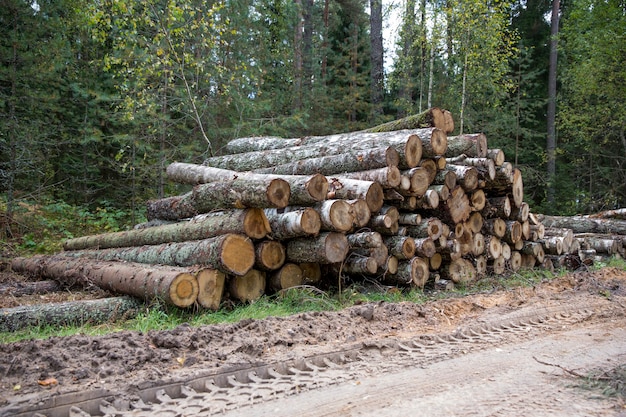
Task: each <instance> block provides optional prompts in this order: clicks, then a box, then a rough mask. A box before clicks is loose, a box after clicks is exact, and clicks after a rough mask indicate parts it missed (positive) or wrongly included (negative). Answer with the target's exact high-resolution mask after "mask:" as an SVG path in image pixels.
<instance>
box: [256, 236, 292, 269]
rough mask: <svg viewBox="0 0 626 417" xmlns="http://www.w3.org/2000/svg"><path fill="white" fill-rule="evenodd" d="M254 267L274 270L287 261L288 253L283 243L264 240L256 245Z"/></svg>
mask: <svg viewBox="0 0 626 417" xmlns="http://www.w3.org/2000/svg"><path fill="white" fill-rule="evenodd" d="M254 252H255V262H254V267H255V268H256V269H259V270H261V271H274V270H277V269H279V268H280V267H282V266H283V264H284V263H285V258H286V256H287V255H286V253H285V247H284V246H283V244H282V243H280V242H278V241H276V240H264V241H262V242H258V243H256V244H255V245H254Z"/></svg>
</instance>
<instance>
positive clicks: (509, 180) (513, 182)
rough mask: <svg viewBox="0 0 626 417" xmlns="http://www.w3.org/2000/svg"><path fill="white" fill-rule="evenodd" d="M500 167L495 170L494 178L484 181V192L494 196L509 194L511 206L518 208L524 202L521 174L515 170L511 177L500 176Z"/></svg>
mask: <svg viewBox="0 0 626 417" xmlns="http://www.w3.org/2000/svg"><path fill="white" fill-rule="evenodd" d="M501 172H502V167H500V168H499V169H497V170H496V178H495V179H494V180H493V181H486V184H485V191H486V192H487V193H491V194H492V195H494V196H496V195H497V194H498V193H500V194H502V193H504V194H511V196H512V198H513V204H514V205H515V206H516V207H519V206H520V204H522V203H523V202H524V182H523V180H522V172H521V171H520V170H519V169H517V168H515V169H513V173H512V175H511V176H506V175H504V174H501Z"/></svg>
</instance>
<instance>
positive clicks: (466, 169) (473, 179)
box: [444, 164, 478, 192]
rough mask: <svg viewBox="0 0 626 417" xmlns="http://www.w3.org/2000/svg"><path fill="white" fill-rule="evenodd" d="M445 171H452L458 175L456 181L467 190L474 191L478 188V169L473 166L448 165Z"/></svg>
mask: <svg viewBox="0 0 626 417" xmlns="http://www.w3.org/2000/svg"><path fill="white" fill-rule="evenodd" d="M444 171H452V172H454V174H455V175H456V182H457V184H458V185H460V186H461V187H463V189H464V190H465V191H468V192H469V191H473V190H475V189H476V188H478V170H477V169H476V168H475V167H472V166H465V165H453V164H448V165H446V169H445V170H444Z"/></svg>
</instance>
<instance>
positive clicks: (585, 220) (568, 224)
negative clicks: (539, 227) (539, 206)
mask: <svg viewBox="0 0 626 417" xmlns="http://www.w3.org/2000/svg"><path fill="white" fill-rule="evenodd" d="M539 219H540V220H541V222H542V223H543V225H544V226H545V227H546V233H548V228H554V227H557V228H566V229H571V230H572V231H573V232H574V233H604V234H610V233H617V234H620V235H626V220H613V219H593V218H590V217H585V216H572V217H565V216H539Z"/></svg>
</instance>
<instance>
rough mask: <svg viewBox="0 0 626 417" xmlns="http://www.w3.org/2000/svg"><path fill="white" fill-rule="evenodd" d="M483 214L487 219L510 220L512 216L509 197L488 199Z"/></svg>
mask: <svg viewBox="0 0 626 417" xmlns="http://www.w3.org/2000/svg"><path fill="white" fill-rule="evenodd" d="M481 214H482V215H483V217H484V218H486V219H492V218H501V219H508V218H509V217H510V216H511V200H509V197H508V196H503V197H488V198H487V200H486V201H485V207H484V208H483V209H482V210H481Z"/></svg>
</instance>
